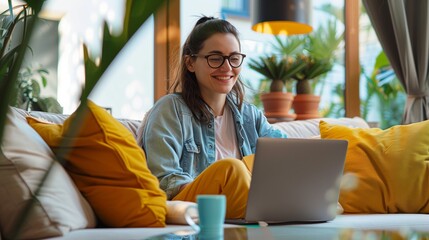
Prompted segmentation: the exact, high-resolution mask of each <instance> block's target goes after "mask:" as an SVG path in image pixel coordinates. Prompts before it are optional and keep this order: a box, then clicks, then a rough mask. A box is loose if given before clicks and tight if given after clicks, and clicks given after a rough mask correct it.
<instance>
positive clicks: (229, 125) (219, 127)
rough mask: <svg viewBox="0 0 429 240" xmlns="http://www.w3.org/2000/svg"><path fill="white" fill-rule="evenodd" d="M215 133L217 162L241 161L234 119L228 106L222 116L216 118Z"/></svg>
mask: <svg viewBox="0 0 429 240" xmlns="http://www.w3.org/2000/svg"><path fill="white" fill-rule="evenodd" d="M215 132H216V160H219V159H224V158H237V159H241V153H240V151H239V149H238V144H237V134H236V132H235V125H234V118H233V116H232V111H231V109H230V108H229V107H228V106H225V109H224V111H223V115H222V116H217V117H215Z"/></svg>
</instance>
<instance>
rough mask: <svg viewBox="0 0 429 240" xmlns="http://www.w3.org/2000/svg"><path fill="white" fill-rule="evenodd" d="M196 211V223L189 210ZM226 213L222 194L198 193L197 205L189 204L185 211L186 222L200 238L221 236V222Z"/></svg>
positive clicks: (224, 198)
mask: <svg viewBox="0 0 429 240" xmlns="http://www.w3.org/2000/svg"><path fill="white" fill-rule="evenodd" d="M195 208H196V209H197V211H198V224H197V223H196V222H194V220H192V218H191V214H190V211H192V210H195ZM225 214H226V197H225V196H224V195H198V196H197V206H189V207H188V208H187V209H186V211H185V219H186V222H187V223H188V224H189V225H190V226H191V227H192V229H194V230H195V231H196V232H197V233H198V236H200V237H202V238H207V237H209V238H212V237H220V236H223V223H224V221H225Z"/></svg>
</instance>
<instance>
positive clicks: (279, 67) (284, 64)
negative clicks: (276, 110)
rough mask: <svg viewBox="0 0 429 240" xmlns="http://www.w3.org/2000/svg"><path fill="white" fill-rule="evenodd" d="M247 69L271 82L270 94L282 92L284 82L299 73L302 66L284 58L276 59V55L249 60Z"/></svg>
mask: <svg viewBox="0 0 429 240" xmlns="http://www.w3.org/2000/svg"><path fill="white" fill-rule="evenodd" d="M249 67H250V69H252V70H254V71H256V72H258V73H260V74H261V75H263V76H264V77H265V78H266V79H268V80H271V84H270V92H282V91H283V90H284V87H285V84H286V81H288V80H290V79H291V77H292V76H293V75H294V74H296V73H297V72H298V71H300V70H301V69H302V68H303V67H304V64H303V63H301V62H297V61H294V60H293V59H292V58H288V57H286V56H283V57H277V56H276V55H271V56H261V57H259V58H258V59H250V60H249Z"/></svg>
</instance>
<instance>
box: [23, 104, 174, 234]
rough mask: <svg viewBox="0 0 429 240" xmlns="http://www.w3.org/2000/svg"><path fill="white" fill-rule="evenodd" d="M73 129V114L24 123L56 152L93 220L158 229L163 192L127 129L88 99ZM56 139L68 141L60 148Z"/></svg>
mask: <svg viewBox="0 0 429 240" xmlns="http://www.w3.org/2000/svg"><path fill="white" fill-rule="evenodd" d="M85 110H86V113H85V116H84V117H83V119H82V122H81V124H80V126H79V130H78V131H77V132H76V133H75V132H73V133H70V126H71V124H72V122H73V121H76V120H77V119H75V118H76V113H74V114H72V115H71V116H70V117H69V118H68V119H66V120H65V121H64V125H59V124H50V123H47V122H43V121H39V120H38V119H36V118H32V117H28V118H27V121H28V122H29V124H30V125H31V126H32V127H33V128H34V129H35V130H36V131H37V132H38V133H39V134H40V135H41V136H42V138H43V139H44V140H45V141H46V143H47V144H48V145H49V146H50V147H51V148H52V149H53V150H54V152H55V153H57V154H58V151H59V150H66V152H67V154H66V156H64V158H65V160H66V161H67V162H66V165H65V167H66V170H67V172H68V173H69V174H70V176H71V177H72V179H73V181H74V182H75V184H76V186H77V187H78V188H79V190H80V191H81V192H82V193H83V195H84V196H85V197H86V199H87V200H88V202H89V203H90V205H91V207H92V208H93V209H94V211H95V213H96V215H97V216H98V217H99V219H100V220H101V221H102V222H103V223H104V224H106V225H107V226H110V227H163V226H165V216H166V213H167V206H166V201H167V198H166V195H165V193H164V192H163V191H162V190H161V189H160V188H159V182H158V179H157V178H156V177H155V176H153V175H152V174H151V172H150V170H149V169H148V167H147V163H146V157H145V154H144V152H143V150H142V149H141V148H140V147H139V146H138V144H137V142H136V140H135V139H134V137H133V135H132V133H131V132H130V131H128V130H127V129H126V128H125V127H124V126H123V125H122V124H121V123H119V122H118V121H117V120H116V119H114V118H113V117H112V116H111V115H110V114H109V113H107V112H106V111H105V110H104V109H103V108H101V107H98V106H97V105H95V104H94V103H93V102H91V101H88V105H87V108H86V109H85ZM62 139H67V140H68V141H70V144H69V145H68V146H60V144H61V141H62Z"/></svg>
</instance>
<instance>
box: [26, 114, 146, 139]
mask: <svg viewBox="0 0 429 240" xmlns="http://www.w3.org/2000/svg"><path fill="white" fill-rule="evenodd" d="M23 112H25V111H23ZM28 114H30V115H31V116H33V117H37V118H39V119H45V120H47V121H49V122H52V123H60V124H63V123H64V121H65V120H66V119H67V118H68V117H69V116H70V115H67V114H58V113H48V112H40V111H32V112H29V113H26V114H25V115H28ZM116 120H118V121H119V122H120V123H122V125H124V127H126V128H127V129H128V130H129V131H130V132H131V133H132V134H133V136H134V138H137V129H138V128H139V126H140V124H141V121H140V120H134V119H125V118H117V119H116Z"/></svg>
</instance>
